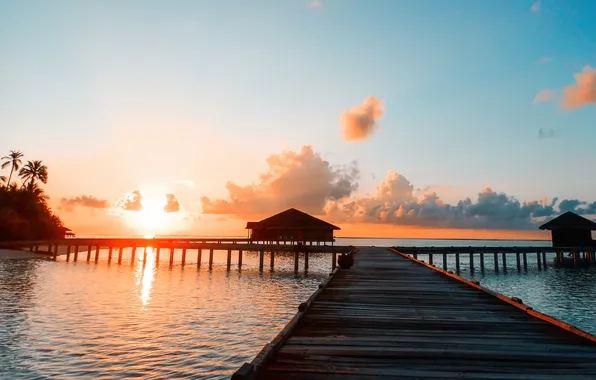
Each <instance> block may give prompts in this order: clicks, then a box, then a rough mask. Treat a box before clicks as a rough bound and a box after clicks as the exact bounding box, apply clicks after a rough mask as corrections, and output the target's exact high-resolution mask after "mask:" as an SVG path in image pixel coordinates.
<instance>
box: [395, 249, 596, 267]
mask: <svg viewBox="0 0 596 380" xmlns="http://www.w3.org/2000/svg"><path fill="white" fill-rule="evenodd" d="M391 248H393V249H395V250H397V251H399V252H402V253H404V254H406V255H409V256H412V257H413V258H415V259H420V260H424V261H425V262H428V264H429V265H432V266H441V267H442V268H443V269H444V270H449V269H453V270H455V271H456V272H459V271H460V270H461V269H462V266H464V265H465V266H466V267H467V268H468V269H469V270H470V271H474V270H476V269H479V270H481V271H484V270H485V269H492V270H494V271H496V272H499V271H504V272H506V271H507V270H508V269H512V267H513V268H516V269H517V270H527V269H528V267H537V268H538V269H546V268H547V267H548V264H549V263H553V264H554V265H556V266H561V265H594V264H596V254H595V251H596V248H595V247H536V246H533V247H532V246H511V247H506V246H503V247H487V246H483V247H472V246H468V247H399V246H396V247H391ZM513 263H514V264H513ZM534 263H535V264H534ZM466 264H467V265H466ZM513 265H514V266H513Z"/></svg>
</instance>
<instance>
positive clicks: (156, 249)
mask: <svg viewBox="0 0 596 380" xmlns="http://www.w3.org/2000/svg"><path fill="white" fill-rule="evenodd" d="M154 249H155V266H156V267H157V266H159V253H160V251H161V247H156V248H154Z"/></svg>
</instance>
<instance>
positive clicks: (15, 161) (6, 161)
mask: <svg viewBox="0 0 596 380" xmlns="http://www.w3.org/2000/svg"><path fill="white" fill-rule="evenodd" d="M21 158H23V153H21V152H20V151H18V150H11V151H10V153H9V154H8V156H4V157H2V161H3V162H2V169H4V168H6V167H7V166H8V165H10V174H9V175H8V184H10V180H11V179H12V173H13V172H14V171H16V170H19V168H20V167H21V164H22V162H21ZM3 182H6V179H5V180H4V181H3Z"/></svg>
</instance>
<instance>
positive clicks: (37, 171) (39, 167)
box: [19, 161, 48, 187]
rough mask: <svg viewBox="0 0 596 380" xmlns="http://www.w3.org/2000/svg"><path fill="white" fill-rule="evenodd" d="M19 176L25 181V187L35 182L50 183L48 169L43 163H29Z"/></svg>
mask: <svg viewBox="0 0 596 380" xmlns="http://www.w3.org/2000/svg"><path fill="white" fill-rule="evenodd" d="M19 176H21V178H22V179H23V187H26V186H27V185H32V184H34V183H35V181H40V182H42V183H48V167H47V166H45V165H44V164H43V163H42V162H41V161H27V163H26V164H25V166H23V168H22V169H21V171H20V172H19Z"/></svg>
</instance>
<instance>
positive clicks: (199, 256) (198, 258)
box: [197, 248, 203, 268]
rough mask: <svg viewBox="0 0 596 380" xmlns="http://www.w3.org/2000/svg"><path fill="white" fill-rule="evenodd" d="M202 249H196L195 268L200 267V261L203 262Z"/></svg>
mask: <svg viewBox="0 0 596 380" xmlns="http://www.w3.org/2000/svg"><path fill="white" fill-rule="evenodd" d="M202 256H203V249H202V248H199V249H197V268H200V267H201V261H203V257H202Z"/></svg>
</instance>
